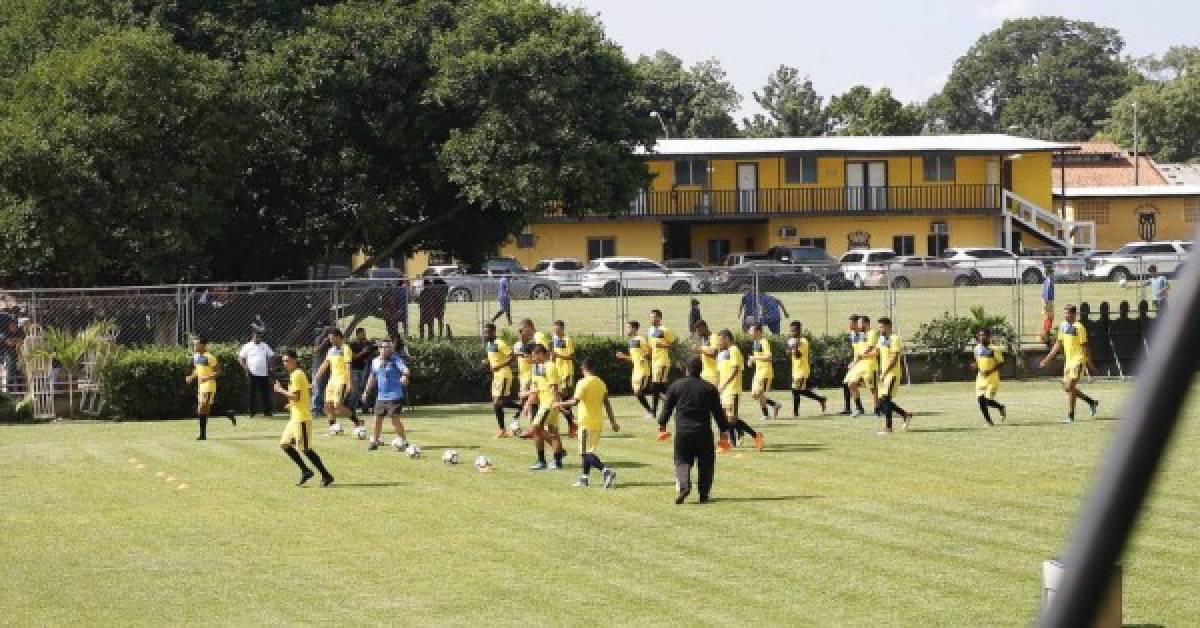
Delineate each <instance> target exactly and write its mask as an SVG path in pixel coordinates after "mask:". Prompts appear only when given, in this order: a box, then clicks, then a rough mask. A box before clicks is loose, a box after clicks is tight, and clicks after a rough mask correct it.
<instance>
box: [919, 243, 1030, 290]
mask: <svg viewBox="0 0 1200 628" xmlns="http://www.w3.org/2000/svg"><path fill="white" fill-rule="evenodd" d="M942 259H943V260H946V261H947V262H950V263H951V264H953V265H954V266H955V267H958V268H967V269H973V270H975V271H976V272H977V273H978V274H979V279H980V282H981V283H1013V282H1014V281H1016V280H1017V278H1019V279H1020V281H1021V282H1022V283H1041V282H1042V279H1043V278H1044V277H1045V269H1044V267H1043V266H1042V262H1040V261H1038V260H1036V259H1028V258H1023V257H1017V256H1016V255H1014V254H1013V253H1012V252H1011V251H1007V250H1005V249H1000V248H995V247H970V248H953V249H946V250H945V251H943V252H942Z"/></svg>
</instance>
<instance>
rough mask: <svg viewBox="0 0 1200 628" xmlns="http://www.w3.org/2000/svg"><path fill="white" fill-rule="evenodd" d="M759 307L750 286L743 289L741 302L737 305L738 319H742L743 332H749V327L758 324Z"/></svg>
mask: <svg viewBox="0 0 1200 628" xmlns="http://www.w3.org/2000/svg"><path fill="white" fill-rule="evenodd" d="M759 305H760V302H759V300H758V299H756V298H754V288H753V287H752V286H745V287H743V288H742V300H741V302H740V303H738V318H740V319H742V331H743V332H748V331H750V326H751V325H754V324H756V323H758V319H759V316H760V313H759V311H758V308H759Z"/></svg>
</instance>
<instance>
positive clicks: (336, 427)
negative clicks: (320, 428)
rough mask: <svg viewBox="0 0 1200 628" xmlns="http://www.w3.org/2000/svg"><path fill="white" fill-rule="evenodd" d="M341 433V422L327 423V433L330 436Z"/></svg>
mask: <svg viewBox="0 0 1200 628" xmlns="http://www.w3.org/2000/svg"><path fill="white" fill-rule="evenodd" d="M341 433H342V424H341V423H330V424H329V435H330V436H337V435H338V434H341Z"/></svg>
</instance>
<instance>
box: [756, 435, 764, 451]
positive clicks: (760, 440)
mask: <svg viewBox="0 0 1200 628" xmlns="http://www.w3.org/2000/svg"><path fill="white" fill-rule="evenodd" d="M765 442H766V441H764V439H763V435H762V432H759V433H758V434H755V435H754V448H755V449H757V450H759V451H762V450H763V446H764V445H765Z"/></svg>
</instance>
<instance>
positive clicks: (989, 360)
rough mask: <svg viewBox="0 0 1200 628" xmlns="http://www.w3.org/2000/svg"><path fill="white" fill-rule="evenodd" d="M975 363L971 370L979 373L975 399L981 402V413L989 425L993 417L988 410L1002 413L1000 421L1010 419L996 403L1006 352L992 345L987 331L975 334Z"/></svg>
mask: <svg viewBox="0 0 1200 628" xmlns="http://www.w3.org/2000/svg"><path fill="white" fill-rule="evenodd" d="M972 353H974V354H975V362H974V363H973V364H971V368H972V369H974V370H976V371H978V373H977V374H976V375H975V397H976V401H978V402H979V412H981V413H982V414H983V420H984V421H985V422H987V424H988V425H994V423H992V415H991V413H989V412H988V408H989V407H991V408H995V409H997V410H999V411H1000V420H1001V421H1003V420H1004V419H1006V418H1008V412H1007V410H1005V408H1004V404H1002V403H1000V402H998V401H996V393H997V392H998V391H999V390H1000V366H1001V365H1003V364H1004V352H1003V351H1001V350H1000V347H998V346H996V345H993V344H992V333H991V332H990V331H988V330H987V329H980V330H979V331H977V332H975V350H974V351H972Z"/></svg>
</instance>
